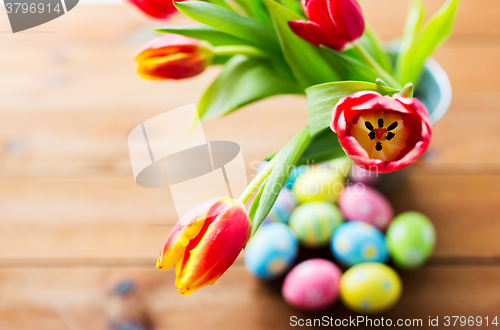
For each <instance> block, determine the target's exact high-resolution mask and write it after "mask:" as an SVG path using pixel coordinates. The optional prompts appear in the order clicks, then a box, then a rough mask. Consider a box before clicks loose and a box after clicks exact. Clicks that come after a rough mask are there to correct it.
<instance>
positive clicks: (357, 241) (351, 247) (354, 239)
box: [331, 221, 389, 266]
mask: <svg viewBox="0 0 500 330" xmlns="http://www.w3.org/2000/svg"><path fill="white" fill-rule="evenodd" d="M331 249H332V253H333V255H334V256H335V257H336V258H337V260H339V261H340V262H341V263H343V264H345V265H346V266H354V265H357V264H359V263H362V262H368V261H371V262H386V261H387V259H388V258H389V251H388V249H387V242H386V239H385V237H384V235H383V234H382V232H381V231H380V230H378V229H377V228H375V227H374V226H372V225H370V224H368V223H366V222H361V221H350V222H346V223H343V224H341V225H340V226H338V227H337V228H336V229H335V232H334V233H333V236H332V241H331Z"/></svg>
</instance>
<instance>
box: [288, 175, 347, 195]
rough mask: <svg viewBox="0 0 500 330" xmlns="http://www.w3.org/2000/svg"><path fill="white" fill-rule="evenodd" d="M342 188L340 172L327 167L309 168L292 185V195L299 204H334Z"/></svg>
mask: <svg viewBox="0 0 500 330" xmlns="http://www.w3.org/2000/svg"><path fill="white" fill-rule="evenodd" d="M343 188H344V176H343V175H342V173H341V171H337V170H332V169H331V168H329V167H326V166H321V167H311V168H309V169H308V170H307V171H305V172H304V173H302V174H301V175H300V176H299V177H298V178H297V180H296V181H295V184H294V185H293V188H292V190H293V193H294V194H295V197H296V198H297V201H298V202H299V203H308V202H321V201H325V202H336V201H337V199H338V197H339V195H340V193H342V190H343Z"/></svg>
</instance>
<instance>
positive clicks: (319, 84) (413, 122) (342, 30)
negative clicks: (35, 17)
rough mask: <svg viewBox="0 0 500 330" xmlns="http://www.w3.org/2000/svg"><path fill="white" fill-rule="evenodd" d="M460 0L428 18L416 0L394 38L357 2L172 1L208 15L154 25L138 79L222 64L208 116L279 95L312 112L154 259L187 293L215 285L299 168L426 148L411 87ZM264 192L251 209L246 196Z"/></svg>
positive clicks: (148, 4) (186, 219) (398, 164)
mask: <svg viewBox="0 0 500 330" xmlns="http://www.w3.org/2000/svg"><path fill="white" fill-rule="evenodd" d="M164 1H165V2H168V1H169V0H164ZM458 2H459V0H448V1H446V2H445V3H444V5H443V6H442V8H441V9H440V10H439V11H438V12H437V13H435V14H434V15H433V16H432V17H431V18H430V19H428V20H427V21H424V6H423V3H422V0H412V1H411V4H410V10H409V14H408V18H407V22H406V26H405V30H404V33H403V36H402V39H401V40H400V41H399V42H398V43H393V44H391V46H390V47H386V46H385V45H384V44H383V43H382V42H381V41H380V39H379V38H378V37H377V34H376V32H375V31H374V30H373V29H372V28H371V27H370V26H369V24H368V23H367V22H365V20H364V19H363V15H362V9H361V7H360V4H359V3H358V2H357V1H356V0H302V1H301V2H299V1H298V0H234V1H227V2H226V1H225V0H208V1H183V2H174V5H175V7H176V8H177V9H178V10H179V11H180V12H182V13H183V14H185V15H186V16H188V17H190V18H191V19H193V20H195V21H197V22H199V23H201V24H200V25H190V26H171V27H168V26H167V27H162V28H158V29H157V31H158V32H161V33H163V34H164V35H163V36H160V37H158V38H157V39H154V40H152V41H150V42H149V43H147V44H145V45H144V46H143V47H142V49H141V50H140V51H139V54H138V55H137V57H136V60H137V62H138V67H137V71H138V73H139V74H140V75H141V76H142V77H144V78H147V79H184V78H189V77H193V76H195V75H197V74H199V73H201V72H202V71H203V70H204V69H205V68H206V67H207V66H209V65H223V66H224V67H223V70H222V72H221V73H220V75H219V76H218V77H217V78H216V79H215V81H214V82H213V83H212V84H211V86H210V87H208V89H207V90H206V91H205V93H204V94H203V96H202V97H201V100H200V102H199V104H198V113H199V118H200V119H201V121H206V120H209V119H213V118H216V117H218V116H225V115H228V114H229V113H231V112H233V111H236V110H238V109H239V108H240V107H242V106H244V105H247V104H249V103H252V102H256V101H258V100H261V99H264V98H267V97H270V96H273V95H277V94H304V95H306V96H307V100H308V116H309V122H308V124H307V125H305V127H304V128H303V129H302V130H301V131H299V132H298V133H297V134H296V135H295V136H294V137H293V138H292V139H291V140H290V141H289V143H288V144H287V145H286V146H285V147H284V148H283V149H281V150H279V151H278V152H277V153H275V154H274V155H271V156H269V157H268V159H267V160H269V163H268V165H267V166H266V167H265V168H264V169H263V170H262V171H261V172H260V173H259V174H258V175H257V176H256V177H255V178H254V179H253V180H252V182H251V183H250V185H249V186H248V187H247V189H246V190H245V191H244V192H243V194H242V196H241V197H240V198H239V199H238V200H233V199H230V198H223V199H217V200H209V201H206V202H205V203H202V204H200V205H198V206H196V207H194V208H193V209H192V210H191V211H189V212H188V213H187V214H185V215H184V216H183V217H182V218H181V220H180V221H179V222H178V224H177V225H176V226H175V228H174V229H173V230H172V232H171V233H170V235H169V237H168V240H167V242H166V244H165V247H164V248H163V251H162V252H161V254H160V257H159V259H158V263H157V267H158V268H160V269H162V268H163V269H168V268H170V267H172V266H174V265H175V268H176V277H177V281H176V286H177V287H178V288H179V290H178V291H179V292H180V293H182V294H184V295H187V294H190V293H192V292H193V291H195V290H197V289H199V288H200V287H202V286H204V285H207V284H213V283H214V282H215V281H216V280H217V279H218V278H219V277H220V276H221V275H222V274H223V273H224V272H225V271H226V270H227V268H228V267H229V266H230V265H231V264H232V263H233V262H234V260H235V259H236V257H237V256H238V254H239V253H240V251H241V250H242V248H243V247H244V246H245V244H246V242H247V241H248V239H249V238H250V237H251V236H252V235H253V234H254V233H255V232H256V231H257V229H258V228H259V226H260V225H261V223H262V222H263V220H264V219H265V217H266V216H267V214H268V213H269V211H270V209H271V207H272V206H273V204H274V202H275V200H276V198H277V196H278V194H279V192H280V191H281V189H282V188H283V185H284V184H285V182H286V180H287V178H288V176H289V175H290V172H291V170H292V168H293V166H296V165H298V164H306V163H307V164H310V163H318V162H322V161H326V160H329V159H333V158H337V157H340V156H344V155H345V154H347V156H349V157H350V158H351V159H352V161H353V162H354V163H355V164H357V165H358V166H360V167H362V168H365V169H368V170H371V171H378V172H391V171H395V170H398V169H401V168H403V167H405V166H407V165H409V164H411V163H413V162H414V161H415V160H416V159H417V158H418V157H419V156H420V155H422V154H423V153H424V152H425V151H426V149H427V146H428V145H429V141H430V138H431V122H430V120H429V114H428V112H427V110H426V109H425V107H424V106H423V105H422V103H421V102H420V101H419V100H418V99H417V98H414V97H413V90H414V86H415V85H416V84H418V83H419V77H420V75H421V73H422V70H423V67H424V63H425V61H426V59H427V58H428V57H429V56H431V54H432V53H433V52H434V51H435V50H436V48H437V47H439V46H440V45H441V44H442V43H443V42H444V41H445V40H446V39H447V38H448V37H449V35H450V34H451V31H452V26H453V20H454V16H455V13H456V10H457V6H458ZM136 4H138V5H139V7H140V8H142V9H143V10H145V11H146V12H148V13H150V14H151V13H153V14H154V16H156V17H166V16H168V14H170V13H171V11H172V7H171V6H169V5H170V3H168V5H167V4H165V3H162V2H161V1H157V0H155V1H148V0H143V1H140V2H137V3H136ZM163 8H165V9H163ZM162 10H163V11H164V12H162ZM305 124H306V123H305ZM257 190H258V193H257V194H256V196H255V199H254V202H253V203H252V206H251V208H250V209H249V211H248V212H247V211H246V209H245V206H244V203H245V202H246V201H247V200H248V199H249V197H250V196H251V195H252V194H254V192H255V191H257Z"/></svg>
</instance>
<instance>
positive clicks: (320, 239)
mask: <svg viewBox="0 0 500 330" xmlns="http://www.w3.org/2000/svg"><path fill="white" fill-rule="evenodd" d="M341 223H342V214H340V211H339V209H338V208H337V207H336V206H335V205H333V204H332V203H327V202H310V203H305V204H301V205H299V206H298V207H297V208H296V209H295V210H294V211H293V212H292V215H291V216H290V221H289V225H290V228H291V229H292V231H293V232H294V234H295V235H296V236H297V238H298V239H299V241H300V243H302V244H303V245H304V246H306V247H308V248H317V247H322V246H325V245H326V244H328V242H329V241H330V238H331V237H332V234H333V231H334V230H335V228H336V227H337V226H338V225H339V224H341Z"/></svg>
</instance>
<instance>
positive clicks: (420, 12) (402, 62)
mask: <svg viewBox="0 0 500 330" xmlns="http://www.w3.org/2000/svg"><path fill="white" fill-rule="evenodd" d="M424 14H425V12H424V3H423V2H422V0H412V2H411V4H410V8H409V10H408V16H407V17H406V24H405V30H404V34H403V39H402V40H401V45H400V49H399V53H398V55H397V59H396V69H395V76H396V79H397V80H398V81H399V82H401V75H402V74H403V70H404V67H405V66H407V65H408V64H407V62H408V53H409V51H410V48H411V46H412V45H413V43H414V42H415V38H416V37H417V34H418V31H419V30H420V27H421V26H422V22H423V21H424ZM401 83H403V82H401Z"/></svg>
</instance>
